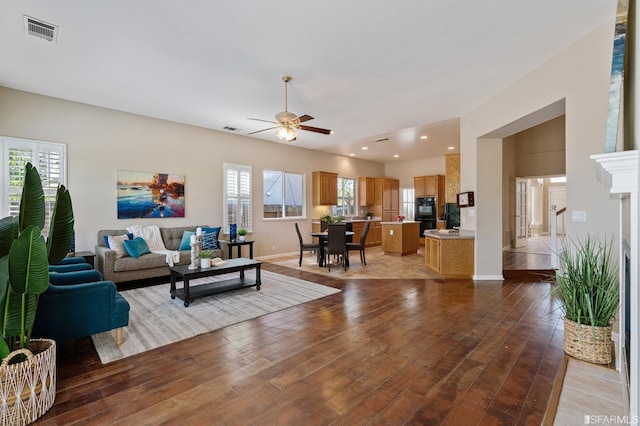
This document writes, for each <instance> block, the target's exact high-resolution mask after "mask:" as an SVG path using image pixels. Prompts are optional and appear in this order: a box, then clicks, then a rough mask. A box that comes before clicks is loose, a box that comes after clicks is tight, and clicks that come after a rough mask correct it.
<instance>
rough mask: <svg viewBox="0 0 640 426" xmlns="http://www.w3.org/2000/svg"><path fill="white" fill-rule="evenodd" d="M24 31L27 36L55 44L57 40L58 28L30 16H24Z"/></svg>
mask: <svg viewBox="0 0 640 426" xmlns="http://www.w3.org/2000/svg"><path fill="white" fill-rule="evenodd" d="M24 29H25V32H26V33H27V34H29V35H32V36H35V37H38V38H41V39H44V40H47V41H52V42H54V43H55V42H56V39H57V38H58V26H57V25H53V24H49V23H48V22H44V21H41V20H39V19H36V18H32V17H31V16H27V15H24Z"/></svg>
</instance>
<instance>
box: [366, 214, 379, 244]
mask: <svg viewBox="0 0 640 426" xmlns="http://www.w3.org/2000/svg"><path fill="white" fill-rule="evenodd" d="M381 244H382V225H381V224H380V221H379V220H375V221H371V227H370V228H369V233H368V234H367V239H366V241H365V245H366V247H372V246H379V245H381Z"/></svg>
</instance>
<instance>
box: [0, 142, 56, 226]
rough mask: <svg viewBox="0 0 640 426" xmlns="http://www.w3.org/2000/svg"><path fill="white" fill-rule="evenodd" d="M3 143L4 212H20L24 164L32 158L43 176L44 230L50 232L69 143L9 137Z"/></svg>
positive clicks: (13, 213)
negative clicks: (50, 223)
mask: <svg viewBox="0 0 640 426" xmlns="http://www.w3.org/2000/svg"><path fill="white" fill-rule="evenodd" d="M2 145H3V153H4V156H3V164H4V167H3V169H4V173H3V180H4V185H3V187H4V193H3V197H2V211H3V213H4V215H5V216H6V215H11V216H17V215H18V214H19V211H20V197H21V196H22V186H23V185H24V166H25V165H26V164H27V163H28V162H31V164H33V165H34V166H35V167H36V169H38V173H39V174H40V177H41V178H42V189H43V190H44V197H45V229H43V233H44V234H45V235H47V233H48V230H49V221H50V218H51V214H52V213H53V206H54V204H55V198H56V191H57V190H58V186H59V185H66V178H65V177H66V145H65V144H61V143H53V142H42V141H33V140H28V139H17V138H9V137H3V138H2Z"/></svg>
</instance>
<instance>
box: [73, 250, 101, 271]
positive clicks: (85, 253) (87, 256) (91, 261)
mask: <svg viewBox="0 0 640 426" xmlns="http://www.w3.org/2000/svg"><path fill="white" fill-rule="evenodd" d="M72 256H77V257H84V260H86V261H87V263H88V264H90V265H91V267H92V268H95V265H94V263H95V262H94V259H95V257H96V254H95V253H94V252H92V251H77V252H75V253H73V254H72Z"/></svg>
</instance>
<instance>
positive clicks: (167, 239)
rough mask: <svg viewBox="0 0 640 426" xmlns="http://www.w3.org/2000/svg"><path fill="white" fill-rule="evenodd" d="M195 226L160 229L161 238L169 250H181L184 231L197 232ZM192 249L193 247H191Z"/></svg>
mask: <svg viewBox="0 0 640 426" xmlns="http://www.w3.org/2000/svg"><path fill="white" fill-rule="evenodd" d="M195 230H196V227H195V226H176V227H174V228H160V236H162V241H164V246H165V247H166V249H167V250H179V249H180V243H181V242H182V234H183V233H184V231H192V232H195ZM189 249H191V247H189Z"/></svg>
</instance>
